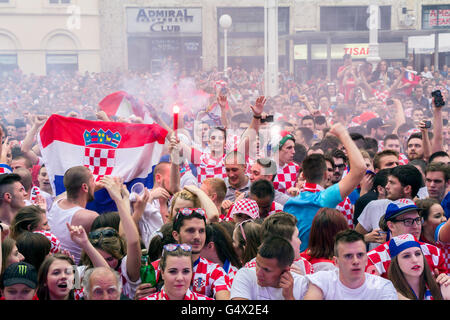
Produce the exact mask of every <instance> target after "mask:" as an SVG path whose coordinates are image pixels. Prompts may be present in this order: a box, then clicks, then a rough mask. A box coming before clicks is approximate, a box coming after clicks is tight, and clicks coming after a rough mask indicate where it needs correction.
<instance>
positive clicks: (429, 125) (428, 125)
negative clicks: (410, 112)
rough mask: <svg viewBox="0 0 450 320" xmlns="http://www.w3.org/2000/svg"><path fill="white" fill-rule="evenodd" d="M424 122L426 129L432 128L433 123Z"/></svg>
mask: <svg viewBox="0 0 450 320" xmlns="http://www.w3.org/2000/svg"><path fill="white" fill-rule="evenodd" d="M424 122H425V128H427V129H430V128H431V121H430V120H427V121H424Z"/></svg>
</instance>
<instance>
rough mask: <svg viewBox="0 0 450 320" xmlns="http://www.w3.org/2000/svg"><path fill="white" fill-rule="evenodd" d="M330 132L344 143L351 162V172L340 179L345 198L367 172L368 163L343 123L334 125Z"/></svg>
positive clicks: (342, 193) (341, 190) (342, 195)
mask: <svg viewBox="0 0 450 320" xmlns="http://www.w3.org/2000/svg"><path fill="white" fill-rule="evenodd" d="M330 133H331V134H333V135H335V136H336V137H337V138H338V139H339V141H340V142H341V143H342V144H343V146H344V148H345V150H346V151H347V155H348V159H349V163H350V171H349V173H348V174H347V175H346V176H345V177H344V178H343V179H342V180H341V181H339V190H340V192H341V197H342V199H344V198H345V197H347V196H348V195H349V194H350V193H351V192H352V191H353V190H354V189H355V188H356V187H357V186H358V184H359V183H360V182H361V180H362V178H363V177H364V174H365V173H366V164H365V162H364V159H363V156H362V154H361V151H359V149H358V147H357V146H356V144H355V142H354V141H353V140H352V138H351V137H350V134H349V133H348V131H347V129H345V127H344V126H343V125H342V124H341V123H337V124H335V125H333V126H332V127H331V128H330Z"/></svg>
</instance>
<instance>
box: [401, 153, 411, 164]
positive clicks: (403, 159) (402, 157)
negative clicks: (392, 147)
mask: <svg viewBox="0 0 450 320" xmlns="http://www.w3.org/2000/svg"><path fill="white" fill-rule="evenodd" d="M408 162H409V160H408V157H407V156H406V154H404V153H400V154H399V156H398V164H399V165H400V166H403V165H405V164H408Z"/></svg>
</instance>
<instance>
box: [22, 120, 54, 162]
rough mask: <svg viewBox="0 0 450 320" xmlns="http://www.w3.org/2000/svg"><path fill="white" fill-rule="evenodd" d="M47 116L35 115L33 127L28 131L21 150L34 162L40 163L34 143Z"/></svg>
mask: <svg viewBox="0 0 450 320" xmlns="http://www.w3.org/2000/svg"><path fill="white" fill-rule="evenodd" d="M47 119H48V117H47V116H39V115H38V116H35V117H34V119H33V125H32V127H31V129H30V130H29V131H28V132H27V135H26V136H25V139H24V140H23V142H22V146H21V150H22V152H23V153H25V154H26V156H27V157H28V158H29V159H30V160H31V162H32V163H33V164H36V163H38V156H37V154H36V153H35V152H34V151H33V144H34V141H35V138H36V135H37V133H38V131H39V129H40V128H41V127H42V126H43V125H44V123H45V121H47Z"/></svg>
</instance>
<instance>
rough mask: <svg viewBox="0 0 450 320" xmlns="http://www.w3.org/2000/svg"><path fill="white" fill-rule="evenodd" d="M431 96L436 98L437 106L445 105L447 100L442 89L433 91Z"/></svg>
mask: <svg viewBox="0 0 450 320" xmlns="http://www.w3.org/2000/svg"><path fill="white" fill-rule="evenodd" d="M431 96H432V97H433V98H434V104H435V105H436V108H440V107H442V106H445V101H444V99H443V97H442V93H441V90H435V91H433V92H432V93H431Z"/></svg>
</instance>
